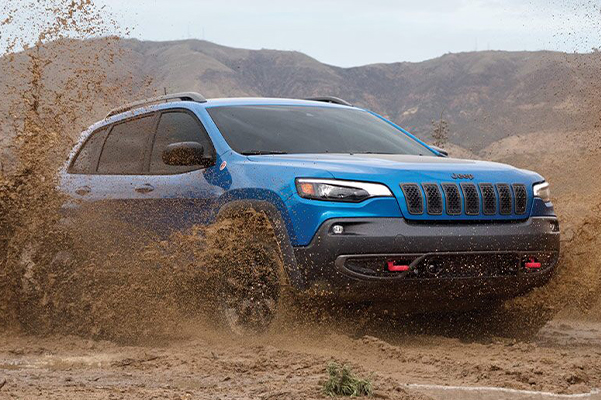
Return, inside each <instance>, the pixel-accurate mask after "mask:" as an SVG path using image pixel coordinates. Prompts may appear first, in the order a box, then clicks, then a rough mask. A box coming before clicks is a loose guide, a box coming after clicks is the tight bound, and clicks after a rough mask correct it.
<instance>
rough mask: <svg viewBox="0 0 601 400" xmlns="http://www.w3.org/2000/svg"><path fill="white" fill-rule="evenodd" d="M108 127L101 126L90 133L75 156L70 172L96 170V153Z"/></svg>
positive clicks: (90, 171)
mask: <svg viewBox="0 0 601 400" xmlns="http://www.w3.org/2000/svg"><path fill="white" fill-rule="evenodd" d="M107 132H108V128H106V127H105V128H102V129H99V130H97V131H95V132H94V133H92V135H90V137H89V138H88V140H87V141H86V142H85V144H84V145H83V147H82V148H81V150H80V151H79V154H77V158H76V159H75V161H74V162H73V164H71V168H69V172H70V173H72V174H90V173H93V172H94V171H95V170H96V164H97V162H98V155H99V154H100V150H101V149H102V144H103V143H104V139H105V138H106V134H107Z"/></svg>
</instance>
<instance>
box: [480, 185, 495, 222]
mask: <svg viewBox="0 0 601 400" xmlns="http://www.w3.org/2000/svg"><path fill="white" fill-rule="evenodd" d="M480 192H481V193H482V212H483V213H484V215H494V214H496V213H497V192H495V188H494V187H493V185H491V184H490V183H481V184H480Z"/></svg>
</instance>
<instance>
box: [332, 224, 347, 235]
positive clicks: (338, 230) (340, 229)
mask: <svg viewBox="0 0 601 400" xmlns="http://www.w3.org/2000/svg"><path fill="white" fill-rule="evenodd" d="M332 232H334V234H336V235H340V234H342V232H344V227H343V226H342V225H334V226H333V227H332Z"/></svg>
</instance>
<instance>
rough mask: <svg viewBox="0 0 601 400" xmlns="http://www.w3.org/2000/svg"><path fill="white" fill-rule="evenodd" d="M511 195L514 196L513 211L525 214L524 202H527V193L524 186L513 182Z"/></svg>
mask: <svg viewBox="0 0 601 400" xmlns="http://www.w3.org/2000/svg"><path fill="white" fill-rule="evenodd" d="M513 195H514V197H515V213H516V214H525V213H526V204H527V203H528V194H527V193H526V186H524V185H522V184H519V183H514V184H513Z"/></svg>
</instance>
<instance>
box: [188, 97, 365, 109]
mask: <svg viewBox="0 0 601 400" xmlns="http://www.w3.org/2000/svg"><path fill="white" fill-rule="evenodd" d="M199 105H200V106H203V107H206V108H210V107H216V106H239V105H257V106H258V105H287V106H294V105H296V106H307V105H311V106H317V107H335V108H355V107H349V106H345V105H341V104H333V103H327V102H324V101H314V100H303V99H286V98H279V97H227V98H217V99H207V102H206V103H199Z"/></svg>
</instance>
